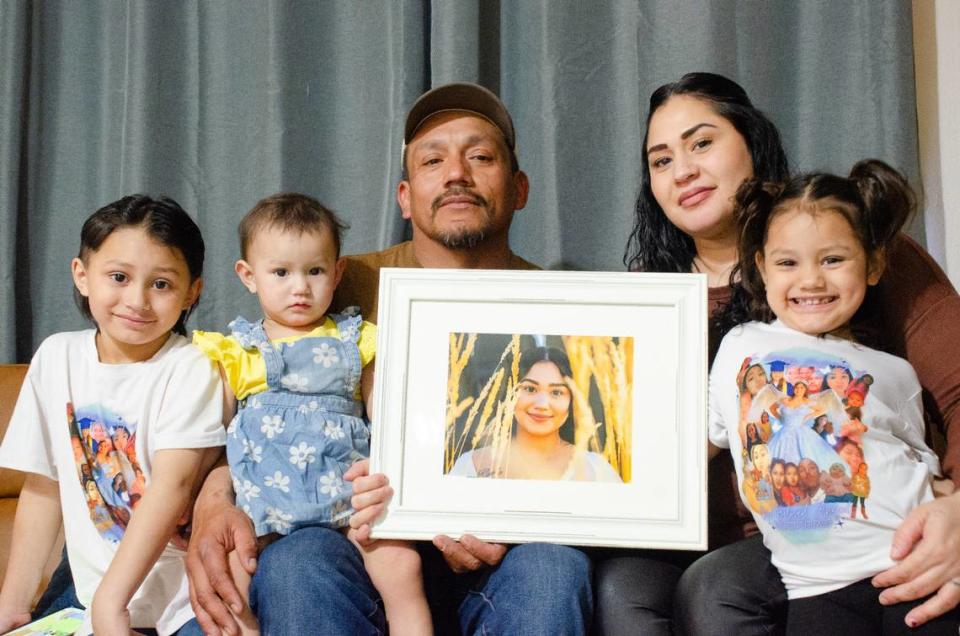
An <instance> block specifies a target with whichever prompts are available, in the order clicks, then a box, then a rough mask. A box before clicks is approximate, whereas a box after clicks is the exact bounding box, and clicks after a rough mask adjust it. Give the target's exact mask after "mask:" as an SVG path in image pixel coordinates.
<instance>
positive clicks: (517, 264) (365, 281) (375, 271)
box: [333, 241, 540, 323]
mask: <svg viewBox="0 0 960 636" xmlns="http://www.w3.org/2000/svg"><path fill="white" fill-rule="evenodd" d="M381 267H420V263H419V262H417V257H416V256H414V254H413V242H412V241H406V242H404V243H400V244H398V245H394V246H393V247H388V248H387V249H385V250H381V251H379V252H368V253H367V254H357V255H356V256H348V257H347V269H346V271H345V272H344V273H343V280H341V281H340V284H339V285H337V291H336V293H335V294H334V296H333V307H334V308H335V309H337V310H341V309H344V308H345V307H350V306H351V305H357V306H359V307H360V315H361V316H363V319H364V320H369V321H370V322H373V323H376V322H377V303H378V300H379V299H378V292H379V290H380V268H381ZM504 269H540V268H539V267H537V266H536V265H534V264H533V263H528V262H527V261H525V260H523V259H522V258H520V257H519V256H517V255H516V254H514V253H512V252H511V253H510V260H509V262H508V264H507V266H506V267H505V268H504Z"/></svg>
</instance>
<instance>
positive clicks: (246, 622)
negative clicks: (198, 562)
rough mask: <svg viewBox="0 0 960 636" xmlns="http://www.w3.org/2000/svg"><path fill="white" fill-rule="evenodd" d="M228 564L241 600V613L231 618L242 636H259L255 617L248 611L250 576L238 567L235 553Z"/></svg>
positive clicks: (238, 561) (238, 563) (241, 567)
mask: <svg viewBox="0 0 960 636" xmlns="http://www.w3.org/2000/svg"><path fill="white" fill-rule="evenodd" d="M228 559H229V562H230V575H231V576H232V577H233V582H234V584H235V585H236V586H237V591H238V592H240V598H241V599H243V611H242V612H241V613H240V614H239V615H238V614H234V615H233V617H234V618H235V619H237V624H238V625H240V633H241V634H242V635H243V636H258V635H259V634H260V625H259V624H258V623H257V617H256V616H254V615H253V611H252V610H251V609H250V579H251V577H250V575H249V574H247V571H246V570H245V569H243V566H242V565H240V559H239V558H238V557H237V553H236V551H233V552H231V553H230V555H229V557H228Z"/></svg>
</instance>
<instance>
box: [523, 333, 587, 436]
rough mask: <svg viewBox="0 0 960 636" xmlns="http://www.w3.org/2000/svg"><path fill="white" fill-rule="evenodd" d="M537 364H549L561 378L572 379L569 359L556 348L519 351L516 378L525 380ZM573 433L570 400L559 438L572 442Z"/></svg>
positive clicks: (535, 348) (571, 402) (571, 403)
mask: <svg viewBox="0 0 960 636" xmlns="http://www.w3.org/2000/svg"><path fill="white" fill-rule="evenodd" d="M539 362H551V363H553V364H554V365H555V366H556V367H557V369H559V370H560V375H561V376H563V377H565V378H572V377H573V371H572V370H571V368H570V359H569V358H568V357H567V354H566V353H564V352H563V350H562V349H557V348H556V347H534V348H531V349H524V350H523V351H521V352H520V364H519V365H518V369H519V375H518V376H517V377H518V378H519V379H521V380H522V379H523V378H525V377H526V375H527V374H528V373H530V369H532V368H533V365H535V364H537V363H539ZM514 426H516V424H514ZM574 432H575V431H574V424H573V400H572V399H571V400H570V410H569V411H568V412H567V419H566V420H565V421H564V422H563V426H561V427H560V431H559V433H560V438H561V439H564V440H566V441H568V442H573V441H574Z"/></svg>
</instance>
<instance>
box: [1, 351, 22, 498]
mask: <svg viewBox="0 0 960 636" xmlns="http://www.w3.org/2000/svg"><path fill="white" fill-rule="evenodd" d="M27 368H28V367H27V365H25V364H0V438H2V437H3V435H5V434H6V432H7V424H8V423H9V422H10V416H11V415H12V414H13V406H14V404H16V403H17V396H18V395H19V394H20V385H21V384H23V378H24V376H26V375H27ZM21 486H23V473H21V472H19V471H16V470H7V469H6V468H0V497H16V496H18V495H19V494H20V487H21Z"/></svg>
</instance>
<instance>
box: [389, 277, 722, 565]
mask: <svg viewBox="0 0 960 636" xmlns="http://www.w3.org/2000/svg"><path fill="white" fill-rule="evenodd" d="M379 294H380V296H379V320H378V323H379V324H378V338H377V372H376V381H375V384H374V394H373V405H374V418H373V422H372V433H371V455H370V463H371V472H372V473H377V472H382V473H384V474H386V475H387V477H388V478H389V480H390V484H391V485H392V487H393V489H394V495H393V497H392V499H391V501H390V502H389V504H388V506H387V508H386V511H385V513H384V514H383V515H381V517H380V518H379V519H378V520H377V521H376V522H375V524H374V526H373V528H372V530H373V536H375V537H380V538H398V539H410V540H430V539H432V538H433V537H434V536H436V535H439V534H444V535H448V536H451V537H454V538H458V537H460V536H461V535H463V534H472V535H475V536H477V537H479V538H481V539H484V540H487V541H495V542H500V543H523V542H531V541H542V542H551V543H558V544H566V545H597V546H613V547H642V548H658V549H683V550H704V549H706V547H707V479H706V465H707V456H706V448H707V353H708V352H707V303H706V299H707V284H706V277H705V276H703V275H701V274H639V273H626V272H616V273H614V272H544V271H499V270H450V269H401V268H384V269H382V270H381V272H380V290H379ZM471 333H480V334H506V335H507V336H505V337H509V334H558V335H562V336H570V337H584V338H585V337H587V336H597V337H606V336H610V337H612V338H608V339H612V340H616V341H620V342H623V341H624V339H630V338H632V346H633V353H632V362H631V368H630V371H631V374H632V384H631V390H630V393H629V396H630V397H629V400H630V401H629V404H630V406H631V408H632V413H633V418H632V421H631V422H630V426H632V429H631V430H632V435H630V436H629V439H630V441H629V443H628V444H627V445H628V446H629V448H628V449H627V452H629V457H631V458H632V472H631V473H630V477H629V480H628V483H609V482H599V481H577V480H571V481H567V480H563V479H552V480H541V479H513V478H476V477H464V476H457V475H453V474H448V472H447V471H448V470H449V463H450V461H451V460H450V451H449V450H447V451H446V454H445V448H446V444H447V441H445V438H446V435H447V433H446V431H447V424H446V422H447V415H448V411H449V410H450V409H449V408H448V407H450V405H449V404H447V401H448V397H449V396H448V393H447V388H448V384H447V382H448V379H449V377H450V375H451V373H452V371H451V366H452V365H451V364H450V359H451V355H452V354H451V351H452V348H453V343H454V341H455V339H456V337H457V336H456V334H471ZM451 334H454V337H453V338H452V337H451ZM458 342H460V341H458ZM565 342H566V340H565ZM518 357H519V356H518ZM510 413H511V414H512V413H513V411H512V410H511V411H510ZM513 417H514V416H513V415H511V416H510V419H511V421H513ZM511 439H512V438H511Z"/></svg>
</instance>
